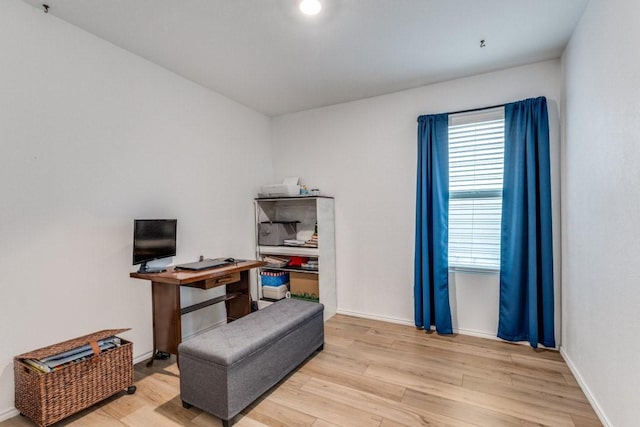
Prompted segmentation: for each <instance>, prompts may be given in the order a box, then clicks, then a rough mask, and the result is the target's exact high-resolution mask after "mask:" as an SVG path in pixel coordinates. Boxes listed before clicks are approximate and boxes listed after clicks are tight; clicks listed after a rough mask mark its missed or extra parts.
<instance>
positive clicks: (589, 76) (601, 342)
mask: <svg viewBox="0 0 640 427" xmlns="http://www.w3.org/2000/svg"><path fill="white" fill-rule="evenodd" d="M638 16H640V3H638V2H633V1H626V0H606V1H605V0H591V2H590V3H589V5H588V7H587V9H586V11H585V13H584V15H583V17H582V20H581V21H580V24H579V26H578V28H577V29H576V31H575V33H574V35H573V37H572V39H571V42H570V44H569V47H568V48H567V51H566V52H565V55H564V57H563V64H564V68H565V77H564V78H565V90H566V94H565V98H566V101H565V102H566V106H565V108H564V109H565V110H566V123H565V126H564V128H565V134H566V135H565V142H564V146H565V147H564V150H563V151H564V152H563V157H564V159H563V170H564V179H563V181H564V183H565V188H564V191H563V194H564V197H563V214H562V216H563V224H562V225H563V240H564V241H563V247H564V248H565V251H564V253H563V260H564V263H563V272H562V274H563V295H564V298H563V302H564V307H563V318H564V321H563V331H562V332H563V339H562V351H563V354H564V355H565V358H566V359H567V361H568V362H569V364H570V366H571V367H572V368H573V369H574V372H575V373H576V374H577V376H578V378H579V380H580V381H581V382H582V385H583V388H584V389H585V391H586V392H587V393H588V395H589V396H590V397H591V398H592V399H593V403H595V406H596V408H597V410H598V411H600V415H601V416H602V418H603V420H604V422H605V425H607V424H608V425H611V426H616V427H627V426H628V427H630V426H637V425H638V419H639V418H640V405H639V404H640V362H639V360H640V359H639V358H638V354H640V341H639V340H638V335H640V271H639V270H638V260H639V259H640V221H639V217H638V212H640V191H639V190H638V188H639V186H640V167H639V163H640V56H638V41H640V27H639V26H638Z"/></svg>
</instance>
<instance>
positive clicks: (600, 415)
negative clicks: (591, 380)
mask: <svg viewBox="0 0 640 427" xmlns="http://www.w3.org/2000/svg"><path fill="white" fill-rule="evenodd" d="M560 355H561V356H562V358H563V359H564V362H565V363H566V364H567V366H568V367H569V370H570V371H571V373H572V374H573V376H574V377H575V378H576V381H578V385H580V388H581V389H582V392H583V393H584V395H585V396H586V397H587V400H588V401H589V403H591V407H592V408H593V410H594V411H595V413H596V415H597V416H598V418H599V419H600V422H601V423H602V425H603V426H604V427H611V426H613V424H611V421H609V419H608V418H607V416H606V415H605V413H604V411H603V410H602V408H601V407H600V405H599V404H598V401H597V400H596V398H595V396H594V395H593V394H592V393H591V390H590V389H589V386H587V383H586V382H585V381H584V378H582V375H580V371H578V368H577V367H576V365H574V364H573V361H572V360H571V358H570V357H569V355H568V354H567V352H566V351H565V349H564V347H562V346H560Z"/></svg>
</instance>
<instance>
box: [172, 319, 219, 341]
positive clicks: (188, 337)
mask: <svg viewBox="0 0 640 427" xmlns="http://www.w3.org/2000/svg"><path fill="white" fill-rule="evenodd" d="M226 323H227V319H222V320H220V321H218V322H216V323H214V324H212V325H210V326H207V327H206V328H204V329H200V330H198V331H195V332H192V333H190V334H189V335H185V336H183V337H182V341H188V340H190V339H191V338H194V337H197V336H198V335H202V334H204V333H205V332H209V331H210V330H212V329H215V328H217V327H219V326H222V325H225V324H226Z"/></svg>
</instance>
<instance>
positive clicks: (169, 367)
mask: <svg viewBox="0 0 640 427" xmlns="http://www.w3.org/2000/svg"><path fill="white" fill-rule="evenodd" d="M174 362H175V361H174V360H168V361H156V362H155V366H154V367H153V368H151V369H148V368H146V367H145V365H144V363H141V364H138V365H136V367H135V376H136V385H137V387H138V390H137V392H136V394H134V395H127V394H125V393H120V394H118V395H117V396H114V397H113V398H110V399H108V400H106V401H105V402H103V403H101V404H98V405H96V406H94V407H93V408H91V409H89V410H86V411H83V412H81V413H80V414H77V415H75V416H73V417H71V418H69V419H67V420H65V421H63V422H61V423H59V424H58V425H59V426H74V427H76V426H79V427H84V426H98V427H102V426H105V427H107V426H109V427H110V426H118V427H122V426H130V427H146V426H149V427H164V426H167V427H171V426H188V427H206V426H220V425H221V422H220V420H218V419H217V418H215V417H213V416H211V415H209V414H206V413H204V412H202V411H200V410H198V409H196V408H191V409H189V410H187V409H183V408H182V404H181V401H180V390H179V376H178V375H179V370H178V368H177V367H176V364H175V363H174ZM256 369H260V368H259V367H256ZM33 425H34V424H32V423H31V422H30V421H29V420H27V419H26V418H24V417H20V416H18V417H15V418H12V419H10V420H7V421H5V422H2V423H0V427H25V426H33ZM234 425H236V426H238V427H243V426H244V427H255V426H313V427H335V426H354V427H357V426H380V427H391V426H423V425H428V426H491V427H495V426H520V427H522V426H554V427H555V426H580V427H583V426H584V427H591V426H601V425H602V424H601V423H600V422H599V420H598V418H597V416H596V414H595V413H594V411H593V409H592V408H591V406H590V405H589V402H588V401H587V399H586V398H585V396H584V394H583V393H582V391H581V390H580V388H578V385H577V383H576V381H575V379H574V378H573V376H572V374H571V372H570V371H569V369H568V367H567V366H566V364H565V363H564V361H563V360H562V357H561V356H560V355H559V354H558V353H557V352H555V351H549V350H539V351H534V350H532V349H531V348H530V347H527V346H522V345H514V344H508V343H504V342H500V341H494V340H487V339H482V338H475V337H469V336H464V335H456V336H438V335H437V334H426V333H425V332H424V331H419V330H417V329H415V328H413V327H409V326H402V325H396V324H391V323H385V322H378V321H373V320H368V319H361V318H355V317H348V316H342V315H336V316H334V317H333V318H331V319H330V320H329V321H327V322H326V323H325V346H324V351H322V352H321V353H317V354H315V355H314V356H313V357H312V358H310V359H309V360H308V361H307V362H306V363H305V364H304V365H303V366H301V367H300V368H299V369H298V370H296V371H295V372H294V373H292V374H291V375H289V376H288V377H287V378H285V379H284V380H283V381H282V382H281V383H280V384H279V385H278V386H276V387H274V388H273V389H272V390H270V391H269V392H268V393H266V394H265V395H264V396H263V397H262V398H261V399H260V400H258V401H257V402H255V403H254V404H253V405H251V407H249V408H247V409H246V410H245V411H244V412H243V413H242V416H241V417H238V418H237V421H236V423H235V424H234Z"/></svg>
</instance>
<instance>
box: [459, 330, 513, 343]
mask: <svg viewBox="0 0 640 427" xmlns="http://www.w3.org/2000/svg"><path fill="white" fill-rule="evenodd" d="M453 332H455V333H456V334H460V335H469V336H472V337H478V338H486V339H489V340H494V341H502V339H500V338H498V337H497V336H496V333H495V332H494V333H493V334H491V333H489V332H482V331H474V330H472V329H463V328H454V329H453Z"/></svg>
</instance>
